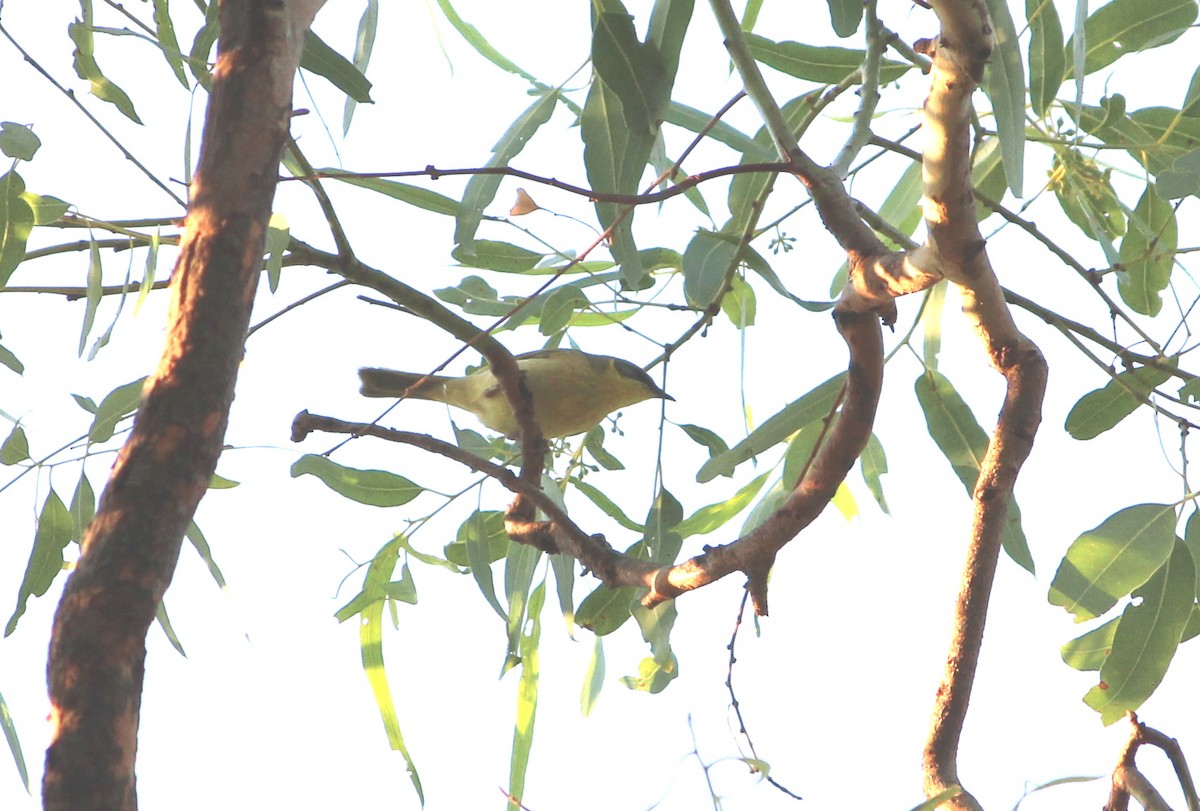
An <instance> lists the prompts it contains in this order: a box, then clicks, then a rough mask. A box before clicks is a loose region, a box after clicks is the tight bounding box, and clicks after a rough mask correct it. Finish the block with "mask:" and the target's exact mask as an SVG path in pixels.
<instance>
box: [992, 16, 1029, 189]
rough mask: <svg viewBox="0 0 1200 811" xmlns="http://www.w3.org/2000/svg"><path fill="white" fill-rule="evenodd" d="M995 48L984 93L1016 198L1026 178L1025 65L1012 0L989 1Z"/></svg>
mask: <svg viewBox="0 0 1200 811" xmlns="http://www.w3.org/2000/svg"><path fill="white" fill-rule="evenodd" d="M987 7H988V13H989V14H990V15H991V17H992V29H993V39H994V42H995V47H994V48H993V50H992V58H991V59H990V60H989V61H988V65H987V69H986V70H985V71H984V73H983V91H984V93H986V94H987V97H988V100H990V101H991V102H992V111H993V112H994V113H995V115H996V134H997V135H998V136H999V137H1000V153H1001V155H1002V156H1003V159H1004V176H1005V178H1007V179H1008V187H1009V189H1011V190H1012V193H1013V195H1014V196H1015V197H1021V196H1022V182H1023V178H1024V176H1025V65H1024V63H1023V62H1022V61H1021V49H1020V43H1019V42H1018V41H1017V29H1016V26H1015V25H1014V24H1013V19H1012V14H1011V13H1010V12H1009V10H1008V0H987Z"/></svg>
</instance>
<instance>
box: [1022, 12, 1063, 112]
mask: <svg viewBox="0 0 1200 811" xmlns="http://www.w3.org/2000/svg"><path fill="white" fill-rule="evenodd" d="M1025 18H1026V19H1027V20H1028V21H1029V100H1030V103H1031V105H1032V106H1033V113H1034V115H1036V116H1038V117H1039V118H1044V117H1045V116H1046V112H1047V111H1048V110H1049V109H1050V105H1051V104H1052V103H1053V102H1054V97H1055V95H1056V94H1057V93H1058V88H1059V86H1060V85H1062V82H1063V77H1064V76H1066V74H1067V59H1066V54H1065V52H1064V51H1063V30H1062V23H1061V22H1059V19H1058V10H1057V9H1056V8H1055V7H1054V2H1053V0H1025Z"/></svg>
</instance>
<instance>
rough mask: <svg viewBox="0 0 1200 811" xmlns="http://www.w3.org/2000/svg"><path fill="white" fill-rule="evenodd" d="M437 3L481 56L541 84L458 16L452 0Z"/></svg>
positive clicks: (534, 82)
mask: <svg viewBox="0 0 1200 811" xmlns="http://www.w3.org/2000/svg"><path fill="white" fill-rule="evenodd" d="M437 4H438V7H440V8H441V10H442V13H443V14H445V15H446V19H447V20H448V21H449V22H450V24H451V25H452V26H454V30H455V31H457V32H458V33H459V34H461V35H462V38H463V39H465V40H466V41H467V42H468V43H470V45H471V47H472V48H474V49H475V51H476V52H477V53H478V54H479V55H480V56H482V57H483V58H484V59H486V60H488V61H489V62H491V63H492V64H493V65H495V66H496V67H498V68H500V69H501V70H505V71H508V72H509V73H515V74H516V75H517V76H520V77H521V78H522V79H524V80H525V81H527V82H529V83H530V84H532V85H535V86H537V85H540V83H539V82H538V80H537V79H536V78H534V76H533V75H531V74H529V73H526V72H525V71H523V70H521V68H519V67H517V65H516V64H515V63H513V62H512V61H510V60H509V59H508V58H507V57H505V56H504V55H503V54H501V53H500V52H499V51H497V50H496V49H495V48H493V47H492V45H491V43H489V42H488V41H487V39H486V38H485V37H484V36H483V34H481V33H479V29H478V28H476V27H475V26H473V25H471V24H470V23H468V22H465V21H464V20H463V19H462V17H460V16H458V12H457V11H455V10H454V7H453V6H452V5H450V0H437Z"/></svg>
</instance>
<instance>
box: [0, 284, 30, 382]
mask: <svg viewBox="0 0 1200 811" xmlns="http://www.w3.org/2000/svg"><path fill="white" fill-rule="evenodd" d="M2 286H3V285H0V287H2ZM0 364H3V365H4V366H7V367H8V368H9V369H11V370H12V371H14V372H16V373H17V374H22V373H24V371H25V364H24V363H21V360H20V358H18V357H17V356H16V355H14V354H13V353H12V351H11V350H9V349H8V348H7V347H5V346H4V345H3V344H0Z"/></svg>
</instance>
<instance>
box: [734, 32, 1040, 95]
mask: <svg viewBox="0 0 1200 811" xmlns="http://www.w3.org/2000/svg"><path fill="white" fill-rule="evenodd" d="M744 36H745V37H746V44H747V45H749V46H750V54H751V55H752V56H753V57H754V58H755V59H756V60H757V61H759V62H762V63H763V64H764V65H768V66H770V67H772V68H775V70H777V71H780V72H781V73H786V74H788V75H789V76H795V77H796V78H797V79H807V80H808V81H810V82H820V83H821V84H837V83H839V82H841V81H843V80H844V79H846V77H848V76H850V74H852V73H854V72H855V71H857V70H859V69H861V68H862V64H863V60H864V59H865V58H866V54H865V53H864V52H863V51H859V50H854V49H851V48H837V47H826V48H819V47H816V46H813V45H804V44H803V43H800V42H772V41H771V40H769V39H767V38H766V37H760V36H759V35H758V34H745V35H744ZM911 67H912V65H910V64H908V63H906V62H895V61H893V60H891V59H882V60H880V64H879V81H880V82H881V83H883V84H887V83H888V82H894V81H896V80H897V79H899V78H900V77H901V76H903V75H904V74H905V73H907V72H908V71H909V69H910V68H911ZM859 81H861V77H859ZM1022 86H1024V85H1023V84H1022Z"/></svg>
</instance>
